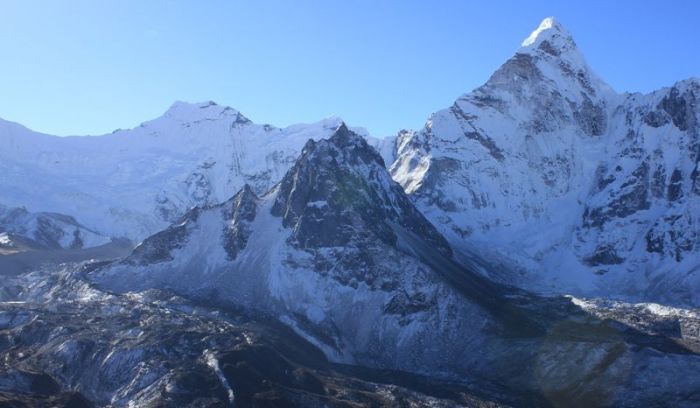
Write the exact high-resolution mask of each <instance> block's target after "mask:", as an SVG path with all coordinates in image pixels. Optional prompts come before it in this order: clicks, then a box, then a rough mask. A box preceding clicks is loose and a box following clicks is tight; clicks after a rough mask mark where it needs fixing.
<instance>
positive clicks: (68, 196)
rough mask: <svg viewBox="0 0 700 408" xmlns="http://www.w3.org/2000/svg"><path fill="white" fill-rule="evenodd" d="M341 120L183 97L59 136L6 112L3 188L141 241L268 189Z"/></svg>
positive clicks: (29, 202)
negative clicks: (122, 126)
mask: <svg viewBox="0 0 700 408" xmlns="http://www.w3.org/2000/svg"><path fill="white" fill-rule="evenodd" d="M340 122H341V121H340V119H337V118H330V119H326V120H323V121H320V122H318V123H314V124H308V125H304V124H302V125H293V126H289V127H286V128H282V129H280V128H275V127H273V126H270V125H258V124H255V123H253V122H251V121H250V120H249V119H247V118H246V117H245V116H243V115H242V114H241V113H240V112H238V111H236V110H235V109H232V108H230V107H225V106H219V105H217V104H215V103H213V102H205V103H199V104H189V103H183V102H176V103H175V104H173V105H172V107H170V109H168V111H167V112H165V114H163V115H162V116H161V117H159V118H157V119H154V120H152V121H148V122H145V123H143V124H141V125H140V126H138V127H136V128H134V129H129V130H116V131H115V132H113V133H112V134H109V135H103V136H90V137H55V136H50V135H45V134H40V133H36V132H32V131H31V130H29V129H26V128H24V127H22V126H20V125H18V124H15V123H10V122H6V121H1V120H0V142H1V143H2V144H3V146H4V147H3V149H2V150H0V171H1V172H2V173H3V177H2V178H0V189H2V191H3V192H4V194H3V197H2V198H3V202H4V204H6V205H10V206H24V207H26V208H28V209H29V210H30V211H51V212H59V213H63V214H67V215H70V216H73V217H75V218H76V219H78V221H80V222H81V223H83V224H84V225H86V226H87V227H89V228H91V229H93V230H95V231H99V232H100V233H103V234H105V235H108V236H125V237H128V238H131V239H133V240H141V239H143V238H145V237H147V236H149V235H151V234H153V233H155V232H157V231H159V230H161V229H163V228H165V227H167V226H168V225H169V224H170V223H172V222H173V221H175V220H176V219H177V218H178V217H180V216H182V215H183V214H184V213H185V212H186V211H187V210H188V209H190V208H192V207H194V206H206V205H214V204H219V203H221V202H223V201H225V200H227V199H228V198H229V197H231V196H232V195H233V194H235V193H236V191H238V190H239V189H240V188H241V187H242V186H243V185H244V184H248V185H249V186H250V187H251V188H252V189H253V190H254V191H255V192H256V193H258V194H260V193H263V192H265V191H267V190H268V189H269V188H271V187H272V186H273V185H274V184H275V183H277V182H278V181H279V180H280V179H281V178H282V176H283V175H284V174H285V172H286V171H287V170H288V169H289V167H290V166H291V165H292V164H293V163H294V161H295V160H296V158H297V156H298V154H299V152H300V151H301V148H302V147H303V146H304V143H306V141H307V140H308V139H310V138H320V137H328V136H330V135H331V134H332V132H333V131H334V130H335V128H336V127H337V126H338V124H339V123H340ZM376 143H379V141H376Z"/></svg>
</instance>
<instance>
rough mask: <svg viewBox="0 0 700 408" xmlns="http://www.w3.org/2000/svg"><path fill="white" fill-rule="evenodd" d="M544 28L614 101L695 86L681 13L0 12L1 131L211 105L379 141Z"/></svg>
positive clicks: (371, 6) (502, 5)
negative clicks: (567, 37) (9, 125)
mask: <svg viewBox="0 0 700 408" xmlns="http://www.w3.org/2000/svg"><path fill="white" fill-rule="evenodd" d="M549 15H553V16H555V17H556V18H557V19H558V20H559V21H560V22H561V23H562V24H563V25H564V26H566V27H567V28H568V29H569V31H570V32H571V33H572V34H573V36H574V39H575V40H576V42H577V43H578V45H579V48H580V49H581V50H582V52H583V54H584V55H585V56H586V58H587V60H588V62H589V65H591V66H592V67H593V69H594V70H595V71H596V72H597V73H598V74H600V76H602V77H603V78H604V79H605V80H607V81H608V83H609V84H610V85H612V86H613V87H614V88H615V89H617V90H618V91H622V90H628V91H642V92H647V91H650V90H653V89H656V88H659V87H662V86H668V85H671V84H672V83H673V82H674V81H675V80H679V79H684V78H687V77H691V76H700V40H699V39H700V24H699V23H698V18H699V17H700V1H691V0H689V1H680V0H679V1H664V2H661V1H646V2H643V1H585V2H583V1H581V2H576V3H574V2H568V1H567V2H563V1H557V2H546V1H527V2H516V1H501V2H499V1H489V2H485V1H466V0H465V1H437V0H436V1H377V0H374V1H365V0H357V1H347V2H341V1H332V0H325V1H321V0H318V1H307V0H288V1H262V0H261V1H189V2H186V1H155V0H149V1H142V0H138V1H129V0H120V1H116V0H115V1H106V0H105V1H93V0H86V1H73V0H66V1H53V0H45V1H32V0H0V52H1V53H2V54H1V55H2V59H1V60H0V117H2V118H4V119H7V120H12V121H16V122H20V123H22V124H24V125H26V126H28V127H30V128H32V129H35V130H39V131H43V132H48V133H54V134H59V135H69V134H101V133H108V132H110V131H112V130H113V129H115V128H128V127H133V126H136V125H138V124H139V123H141V122H143V121H145V120H149V119H152V118H155V117H157V116H159V115H160V114H162V113H163V112H164V111H165V110H166V109H167V108H168V107H169V106H170V105H171V103H172V102H173V101H175V100H185V101H190V102H198V101H205V100H214V101H216V102H218V103H220V104H225V105H230V106H232V107H234V108H236V109H238V110H240V111H241V112H242V113H243V114H245V115H246V116H248V117H249V118H251V119H252V120H254V121H256V122H260V123H271V124H273V125H276V126H285V125H289V124H292V123H297V122H311V121H316V120H319V119H321V118H323V117H327V116H332V115H336V116H341V117H342V118H344V119H345V120H346V121H347V122H348V123H350V124H352V125H354V126H364V127H366V128H368V129H369V131H370V132H371V133H372V134H374V135H376V136H386V135H389V134H393V133H395V132H396V131H397V130H399V129H400V128H417V127H420V126H421V125H422V124H423V123H424V121H425V119H426V118H427V117H428V115H429V114H430V113H431V112H433V111H435V110H438V109H441V108H443V107H446V106H449V105H450V104H451V103H452V102H453V101H454V99H456V98H457V97H458V96H459V95H461V94H462V93H465V92H467V91H469V90H471V89H473V88H475V87H477V86H479V85H480V84H482V83H483V82H484V81H485V80H486V79H487V78H488V77H489V75H490V74H491V73H492V72H493V71H494V70H495V69H497V68H498V67H499V66H500V65H501V64H502V63H503V62H504V61H505V60H506V59H507V58H509V57H510V56H511V55H512V54H513V53H514V52H515V51H516V50H517V48H518V46H519V44H520V42H521V41H522V40H523V39H524V38H525V37H527V35H528V34H529V33H530V32H531V31H532V30H533V29H535V28H536V27H537V25H538V24H539V22H540V21H541V20H542V19H543V18H544V17H546V16H549Z"/></svg>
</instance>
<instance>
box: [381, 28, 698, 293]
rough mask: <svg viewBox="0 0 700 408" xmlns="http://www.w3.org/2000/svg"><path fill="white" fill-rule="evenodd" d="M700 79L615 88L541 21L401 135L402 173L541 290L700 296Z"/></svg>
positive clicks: (453, 228) (442, 217) (405, 181)
mask: <svg viewBox="0 0 700 408" xmlns="http://www.w3.org/2000/svg"><path fill="white" fill-rule="evenodd" d="M699 96H700V83H699V82H698V80H697V79H690V80H686V81H680V82H678V83H676V84H674V85H673V86H672V87H670V88H665V89H661V90H659V91H656V92H653V93H650V94H647V95H641V94H619V93H616V92H615V91H613V90H612V89H611V88H610V87H609V86H607V85H606V84H605V83H604V82H603V81H602V80H601V79H600V78H599V77H598V76H597V75H595V73H594V72H593V71H592V70H591V69H590V67H589V66H588V65H587V64H586V62H585V60H584V59H583V56H582V54H581V53H580V51H579V50H578V48H577V46H576V44H575V42H574V40H573V39H572V36H571V35H570V34H569V33H568V31H567V30H566V29H565V28H564V27H563V26H562V25H561V24H559V23H558V22H556V21H555V20H554V19H551V18H550V19H545V21H543V22H542V24H541V25H540V27H539V28H538V29H537V30H536V31H535V32H533V33H532V35H531V36H530V37H528V39H526V40H525V41H524V42H523V45H522V47H521V48H520V49H519V50H518V52H517V53H516V54H515V55H514V56H513V57H512V58H511V59H509V60H508V61H506V62H505V63H504V64H503V65H502V66H501V67H500V68H499V69H498V70H497V71H496V72H495V73H494V74H493V75H492V76H491V78H489V80H488V81H487V82H486V83H485V84H484V85H483V86H481V87H479V88H477V89H475V90H474V91H472V92H471V93H468V94H466V95H463V96H462V97H460V98H459V99H457V101H455V103H454V104H453V105H452V106H451V107H449V108H447V109H444V110H441V111H438V112H436V113H435V114H433V115H432V116H431V117H430V118H429V119H428V121H427V123H426V125H425V127H424V128H423V129H421V130H419V131H418V132H403V133H401V134H399V135H398V137H397V142H396V146H397V159H396V161H395V162H394V163H393V164H392V165H391V174H392V177H393V178H394V179H395V180H397V181H398V182H399V183H400V184H401V185H402V186H403V187H404V189H405V190H406V192H407V193H409V195H410V196H411V198H412V199H413V200H414V202H415V203H416V205H417V207H418V209H419V210H421V212H423V214H425V216H426V217H427V218H428V219H429V220H430V221H431V222H432V223H433V224H434V225H435V226H436V227H437V228H438V230H440V232H442V233H443V234H445V236H446V238H447V239H448V240H449V241H450V243H451V244H452V245H453V247H455V248H456V249H458V250H459V251H461V252H466V253H469V254H471V255H472V256H475V255H477V254H478V255H480V256H481V257H482V258H484V259H485V260H486V262H487V263H488V262H495V263H500V264H501V265H508V268H509V269H512V270H514V271H520V273H513V274H511V276H509V277H504V276H503V275H501V276H500V277H501V278H504V279H505V280H506V281H508V282H510V283H512V284H516V285H519V286H525V287H528V288H530V289H535V290H538V291H547V292H551V291H555V292H559V293H562V292H563V293H577V294H589V295H602V296H626V297H628V298H634V299H641V300H649V299H651V300H654V299H656V300H657V301H664V302H671V303H676V304H687V305H698V304H699V302H700V300H698V298H697V293H698V291H697V290H695V289H696V288H698V285H699V284H700V282H699V281H698V280H697V279H698V276H700V275H698V274H697V268H698V259H699V257H700V247H699V246H698V243H699V242H700V240H698V239H697V238H698V236H700V235H699V234H700V219H698V214H700V212H698V211H697V209H698V208H700V207H699V206H700V195H698V190H697V188H696V186H697V185H698V182H697V174H698V170H697V165H698V160H699V159H700V150H699V149H700V139H699V137H700V136H699V135H700V128H699V127H698V126H699V125H698V120H697V118H698V116H699V115H700V111H699V109H700V103H699V102H700V101H698V97H699Z"/></svg>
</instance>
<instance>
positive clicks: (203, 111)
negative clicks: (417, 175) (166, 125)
mask: <svg viewBox="0 0 700 408" xmlns="http://www.w3.org/2000/svg"><path fill="white" fill-rule="evenodd" d="M162 117H163V118H168V119H175V120H177V121H179V122H181V123H192V122H196V121H200V120H218V119H222V118H232V117H235V118H236V119H235V121H236V122H240V123H247V122H250V120H249V119H248V118H246V117H245V116H243V115H242V114H241V113H240V112H239V111H237V110H236V109H234V108H232V107H230V106H221V105H219V104H217V103H216V102H214V101H206V102H199V103H189V102H182V101H175V102H174V103H173V104H172V105H171V106H170V108H169V109H168V110H167V111H166V112H165V113H164V114H163V116H162Z"/></svg>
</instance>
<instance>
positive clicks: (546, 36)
mask: <svg viewBox="0 0 700 408" xmlns="http://www.w3.org/2000/svg"><path fill="white" fill-rule="evenodd" d="M543 41H549V42H550V43H551V45H552V46H553V47H554V48H558V49H561V48H563V49H567V48H575V47H576V45H575V44H574V40H573V39H572V38H571V34H569V31H568V30H567V29H566V28H564V26H562V25H561V24H560V23H559V22H558V21H557V20H556V19H555V18H554V17H547V18H545V19H544V20H542V22H541V23H540V25H539V27H537V29H536V30H535V31H533V32H532V33H531V34H530V36H529V37H527V38H526V39H525V40H524V41H523V42H522V44H521V46H522V47H523V48H526V47H533V46H534V47H533V48H536V47H538V46H539V45H540V44H541V43H542V42H543Z"/></svg>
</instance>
